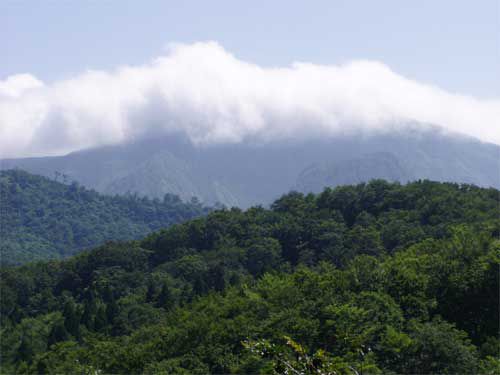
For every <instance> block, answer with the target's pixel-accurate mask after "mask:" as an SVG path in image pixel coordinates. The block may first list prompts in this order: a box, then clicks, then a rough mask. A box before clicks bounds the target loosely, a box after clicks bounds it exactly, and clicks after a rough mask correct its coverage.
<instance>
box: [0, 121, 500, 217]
mask: <svg viewBox="0 0 500 375" xmlns="http://www.w3.org/2000/svg"><path fill="white" fill-rule="evenodd" d="M499 157H500V147H499V146H496V145H493V144H487V143H481V142H479V141H476V140H474V139H471V138H465V137H459V136H454V135H453V136H451V135H444V134H441V133H440V132H439V131H437V130H428V131H425V132H424V131H418V132H417V131H408V132H407V133H395V134H392V135H387V134H386V135H378V136H376V135H372V136H366V137H362V136H359V137H354V136H353V137H348V136H339V137H336V138H325V139H323V140H293V141H289V142H269V143H265V144H252V143H244V144H233V145H231V144H220V145H210V146H203V147H201V146H200V147H195V146H193V145H192V144H191V143H190V142H189V141H187V140H186V139H183V138H182V137H178V136H170V137H166V138H162V139H154V140H145V141H138V142H136V143H130V144H125V145H118V146H107V147H102V148H97V149H91V150H85V151H80V152H75V153H71V154H69V155H66V156H61V157H43V158H28V159H10V160H3V161H2V163H1V167H2V168H4V169H5V168H13V167H18V168H22V169H25V170H27V171H29V172H32V173H36V174H42V175H45V176H49V177H53V176H54V173H55V172H56V171H57V172H60V173H64V174H66V175H68V176H69V178H70V179H71V180H73V179H74V180H76V181H78V182H80V183H81V184H83V185H85V186H87V187H91V188H94V189H96V190H98V191H100V192H104V193H107V194H115V193H119V194H124V193H127V192H137V193H138V194H139V195H147V196H149V197H159V198H161V197H163V195H164V194H165V193H172V194H177V195H179V196H180V197H182V199H184V200H188V199H189V198H190V197H192V196H197V197H198V198H199V199H200V200H201V201H202V202H205V203H207V204H213V203H214V202H220V203H223V204H225V205H226V206H234V205H236V206H240V207H248V206H250V205H255V204H267V203H270V202H272V200H274V199H276V198H277V197H278V196H279V195H280V194H282V192H284V191H290V190H291V189H300V190H301V191H304V192H309V191H321V190H322V189H323V188H324V187H325V186H336V185H338V184H349V183H358V182H361V181H368V180H370V179H371V178H386V179H388V180H395V181H401V182H406V181H409V180H416V179H425V178H427V179H432V180H436V181H452V182H461V183H473V184H476V185H479V186H485V187H488V186H492V187H500V176H499V170H498V160H499Z"/></svg>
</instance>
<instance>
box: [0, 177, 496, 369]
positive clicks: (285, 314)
mask: <svg viewBox="0 0 500 375" xmlns="http://www.w3.org/2000/svg"><path fill="white" fill-rule="evenodd" d="M499 203H500V200H499V191H498V190H495V189H483V188H478V187H474V186H471V185H457V184H447V183H435V182H429V181H419V182H415V183H411V184H408V185H404V186H402V185H399V184H392V183H387V182H385V181H381V180H375V181H372V182H370V183H368V184H360V185H357V186H344V187H338V188H335V189H333V190H332V189H327V190H325V191H324V192H323V193H321V194H318V195H312V194H310V195H303V194H300V193H289V194H287V195H285V196H283V197H282V198H280V199H279V200H277V201H276V202H274V204H273V205H272V206H271V208H270V209H265V208H262V207H254V208H251V209H249V210H247V211H241V210H239V209H231V210H219V211H215V212H212V213H210V214H209V215H208V216H206V217H202V218H197V219H193V220H191V221H188V222H186V223H183V224H177V225H173V226H171V227H169V228H167V229H164V230H162V231H159V232H157V233H154V234H151V235H149V236H148V237H146V238H144V239H143V240H140V241H131V242H119V243H118V242H110V243H107V244H105V245H102V246H100V247H98V248H96V249H94V250H92V251H88V252H83V253H81V254H78V255H76V256H73V257H72V258H69V259H67V260H62V261H47V262H39V263H33V264H27V265H24V266H21V267H17V268H3V269H2V271H1V296H2V299H1V326H2V332H1V337H2V340H1V353H2V361H1V362H2V372H3V373H5V374H11V373H21V374H28V373H30V374H31V373H74V374H76V373H78V374H90V373H92V374H94V373H102V374H107V373H121V374H136V373H145V374H173V373H175V374H206V373H216V374H222V373H224V374H225V373H238V374H254V373H268V374H269V373H276V372H277V373H287V374H293V373H316V374H322V373H323V374H326V373H332V374H368V373H370V374H381V373H384V374H400V373H402V374H415V373H418V374H431V373H434V374H457V373H460V374H472V373H481V374H483V373H484V374H496V373H498V371H499V370H500V362H499V359H498V353H499V340H498V332H499V326H498V325H499V324H498V316H499V298H498V297H499V289H498V288H499V272H498V270H499V264H500V241H499V239H498V238H499V234H500V220H499V218H498V213H499V212H498V209H499Z"/></svg>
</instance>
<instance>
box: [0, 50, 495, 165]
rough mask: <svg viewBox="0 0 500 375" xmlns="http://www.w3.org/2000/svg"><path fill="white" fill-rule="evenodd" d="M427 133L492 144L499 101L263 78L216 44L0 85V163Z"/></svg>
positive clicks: (374, 83)
mask: <svg viewBox="0 0 500 375" xmlns="http://www.w3.org/2000/svg"><path fill="white" fill-rule="evenodd" d="M409 122H414V123H418V124H419V126H420V127H422V128H423V129H426V128H427V127H428V126H427V125H424V124H436V125H439V126H441V127H442V129H443V130H444V131H446V132H458V133H462V134H466V135H468V136H472V137H475V138H478V139H481V140H482V141H485V142H493V143H496V144H500V133H499V131H498V128H497V126H496V124H498V123H500V100H499V99H498V98H493V99H481V98H475V97H471V96H466V95H460V94H457V93H451V92H447V91H446V90H443V89H440V88H438V87H435V86H432V85H430V84H428V83H423V82H417V81H415V80H412V79H411V78H408V77H404V76H402V75H400V74H398V73H397V72H394V71H392V70H391V69H390V67H388V66H386V65H385V64H383V63H382V62H379V61H367V60H360V61H349V62H345V63H342V64H337V65H318V64H314V63H310V62H294V63H292V64H290V65H288V66H281V67H272V68H270V67H263V66H260V65H257V64H254V63H251V62H247V61H243V60H241V59H238V58H237V57H235V56H233V55H232V54H231V53H230V52H228V51H226V50H225V49H224V48H223V47H221V46H220V45H219V44H217V43H216V42H199V43H193V44H190V45H173V46H171V47H170V50H169V51H168V53H166V54H165V55H164V56H161V57H158V58H156V59H154V60H153V61H152V62H150V63H146V64H142V65H137V66H122V67H119V68H117V69H114V70H111V71H86V72H83V73H80V74H75V75H74V76H72V77H69V78H67V79H64V80H60V81H57V82H54V83H45V82H42V81H40V80H39V79H37V78H36V77H34V76H33V75H31V74H28V73H27V74H18V75H14V76H9V77H7V78H6V79H4V80H0V157H2V158H6V157H10V158H13V157H27V156H47V155H63V154H66V153H68V152H72V151H77V150H83V149H86V148H90V147H98V146H103V145H111V144H114V145H116V144H119V143H123V142H131V141H138V140H144V139H148V138H151V137H159V136H160V137H161V136H165V135H172V134H174V133H181V134H183V135H184V136H186V137H187V138H188V139H190V140H191V141H192V142H193V143H195V144H201V145H214V144H222V143H224V144H225V143H232V144H237V143H244V142H247V141H252V140H257V141H262V142H264V141H266V142H275V141H283V140H294V139H295V140H296V139H323V138H325V137H337V136H342V135H352V136H358V135H359V134H361V135H362V136H370V135H373V134H377V135H381V134H385V135H390V134H392V133H394V132H397V131H401V130H404V129H405V127H406V125H407V124H408V123H409Z"/></svg>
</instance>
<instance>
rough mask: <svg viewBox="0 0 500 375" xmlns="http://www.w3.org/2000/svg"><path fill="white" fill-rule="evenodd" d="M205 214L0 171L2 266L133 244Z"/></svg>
mask: <svg viewBox="0 0 500 375" xmlns="http://www.w3.org/2000/svg"><path fill="white" fill-rule="evenodd" d="M206 213H207V210H206V209H205V208H203V207H201V205H200V204H199V203H198V202H196V201H194V202H191V203H183V202H182V201H180V199H179V198H177V197H176V196H173V195H166V196H165V198H164V199H163V201H160V200H158V199H156V200H150V199H147V198H138V197H137V196H114V197H108V196H104V195H101V194H98V193H96V192H95V191H93V190H88V189H85V188H83V187H81V186H79V185H78V184H77V183H76V182H74V183H72V184H70V185H67V184H63V183H60V182H56V181H54V180H49V179H47V178H45V177H41V176H36V175H32V174H29V173H27V172H24V171H21V170H9V171H2V172H0V238H1V239H2V241H1V242H0V253H1V255H2V256H1V262H2V264H20V263H25V262H27V261H32V260H42V259H49V258H58V257H62V256H67V255H71V254H74V253H76V252H77V251H79V250H82V249H85V248H91V247H94V246H96V245H98V244H101V243H104V242H105V241H106V240H131V239H136V238H141V237H144V236H145V235H146V234H148V233H150V232H151V231H154V230H158V229H160V228H162V227H166V226H168V225H171V224H173V223H178V222H181V221H184V220H187V219H190V218H193V217H195V216H199V215H202V214H206Z"/></svg>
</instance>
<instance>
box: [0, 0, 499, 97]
mask: <svg viewBox="0 0 500 375" xmlns="http://www.w3.org/2000/svg"><path fill="white" fill-rule="evenodd" d="M499 3H500V2H499V1H498V0H474V1H472V0H439V1H436V0H434V1H428V0H419V1H396V0H393V1H387V0H377V1H369V0H363V1H359V0H350V1H341V0H338V1H333V0H330V1H327V0H326V1H292V0H286V1H256V0H254V1H234V0H233V1H218V0H212V1H189V0H183V1H151V0H148V1H125V0H120V1H110V0H107V1H76V0H74V1H49V0H47V1H23V0H20V1H12V0H3V1H1V2H0V46H1V49H2V52H1V55H2V58H1V59H0V80H1V79H5V78H6V77H7V76H9V75H12V74H16V73H30V74H32V75H34V76H36V77H37V78H39V79H41V80H42V81H45V82H53V81H57V80H61V79H66V78H70V77H72V76H73V75H75V74H77V73H80V72H81V71H84V70H86V69H102V70H109V69H111V68H113V67H116V66H118V65H125V64H128V65H138V64H143V63H146V62H148V61H150V60H151V59H152V58H154V57H156V56H159V55H162V54H164V53H165V45H166V44H167V43H169V42H185V43H191V42H195V41H206V40H215V41H217V42H218V43H220V45H222V46H223V47H224V48H225V49H226V50H227V51H230V52H231V53H232V54H234V55H235V56H236V57H238V58H239V59H241V60H244V61H249V62H253V63H256V64H259V65H263V66H286V65H289V64H290V63H292V62H293V61H306V62H313V63H316V64H340V63H343V62H345V61H349V60H353V59H369V60H378V61H381V62H383V63H384V64H386V65H388V66H389V67H390V68H391V69H392V70H394V71H395V72H397V73H398V74H401V75H403V76H405V77H408V78H410V79H414V80H417V81H420V82H425V83H429V84H432V85H436V86H439V87H441V88H443V89H445V90H447V91H449V92H452V93H461V94H466V95H473V96H475V97H479V98H493V97H498V96H499V92H500V73H499V70H500V69H499V65H500V64H499V62H500V56H499V48H500V24H499V12H500V10H499Z"/></svg>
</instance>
